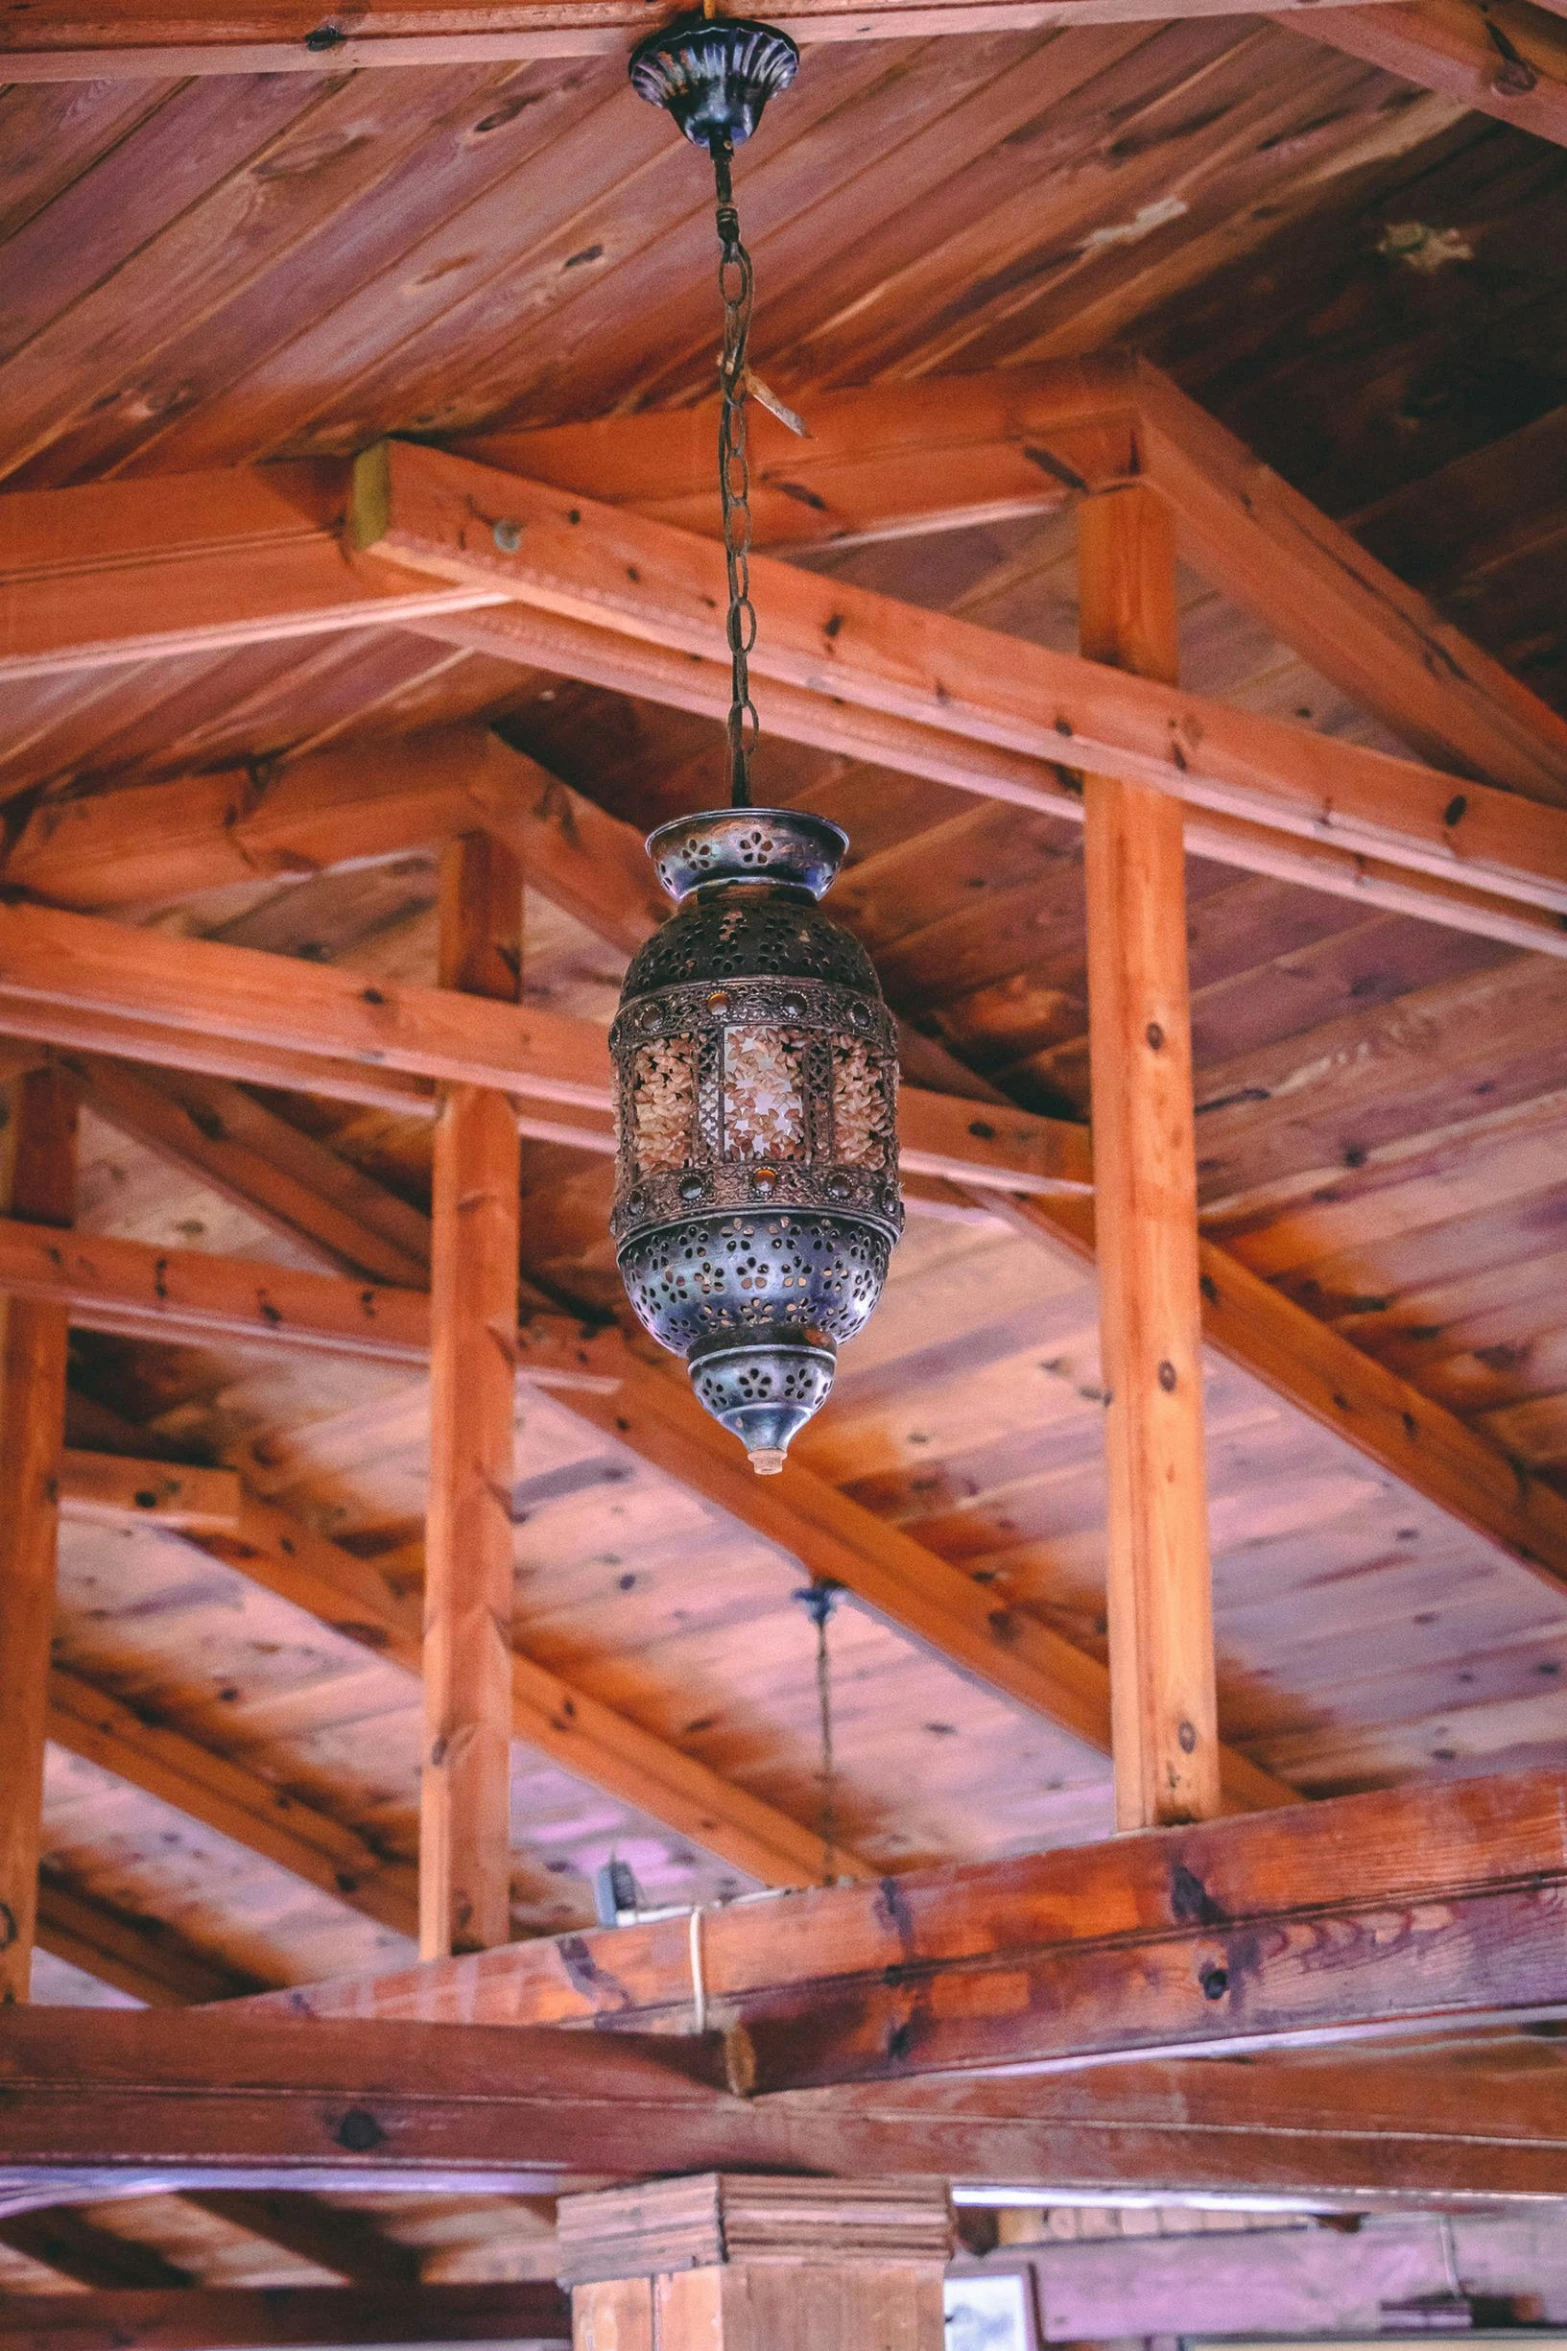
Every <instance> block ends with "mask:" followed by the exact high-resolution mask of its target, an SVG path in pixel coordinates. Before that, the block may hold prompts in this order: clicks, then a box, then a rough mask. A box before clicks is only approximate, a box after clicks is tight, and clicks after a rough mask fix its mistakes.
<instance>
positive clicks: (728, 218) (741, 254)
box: [712, 137, 760, 808]
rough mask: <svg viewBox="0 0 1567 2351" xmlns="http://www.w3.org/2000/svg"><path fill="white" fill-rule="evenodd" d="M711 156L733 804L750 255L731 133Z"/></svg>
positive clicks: (749, 728)
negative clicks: (720, 339)
mask: <svg viewBox="0 0 1567 2351" xmlns="http://www.w3.org/2000/svg"><path fill="white" fill-rule="evenodd" d="M712 156H713V178H714V181H715V183H716V185H717V190H718V208H717V209H718V292H719V298H720V300H721V301H722V303H723V306H724V349H723V356H722V358H721V359H720V360H719V363H718V389H719V407H718V495H719V503H720V505H721V507H722V509H723V518H724V560H725V564H726V566H727V569H728V574H729V662H730V675H731V681H732V684H731V701H730V705H729V799H730V804H731V806H732V807H735V808H749V807H750V805H751V753H752V751H753V750H754V748H755V745H756V738H757V734H758V732H759V725H760V722H759V721H758V719H757V715H756V705H755V703H754V702H753V701H752V700H751V679H750V668H749V658H750V653H751V649H752V647H753V646H754V645H755V643H756V609H755V607H754V605H753V604H752V602H751V463H750V453H749V450H748V447H747V443H746V416H745V403H746V396H747V382H746V367H747V353H748V349H749V345H750V340H751V293H752V280H751V256H750V254H749V253H747V251H746V249H745V247H744V245H743V244H742V243H741V241H740V215H739V213H738V212H737V211H736V210H735V203H734V188H733V183H732V180H731V176H730V166H731V164H732V163H733V161H734V150H733V148H732V147H731V146H730V144H729V141H728V140H727V139H725V138H721V137H720V138H715V139H714V141H713V143H712Z"/></svg>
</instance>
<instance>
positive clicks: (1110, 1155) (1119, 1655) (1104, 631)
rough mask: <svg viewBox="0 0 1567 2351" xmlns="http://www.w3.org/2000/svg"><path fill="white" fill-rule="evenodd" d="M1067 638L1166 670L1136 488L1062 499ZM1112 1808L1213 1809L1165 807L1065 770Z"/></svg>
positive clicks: (1184, 996) (1152, 554)
mask: <svg viewBox="0 0 1567 2351" xmlns="http://www.w3.org/2000/svg"><path fill="white" fill-rule="evenodd" d="M1078 517H1079V519H1078V529H1079V576H1080V594H1081V624H1080V625H1081V631H1082V650H1083V652H1084V653H1085V654H1086V655H1087V656H1088V658H1089V659H1090V660H1094V661H1103V662H1108V663H1110V664H1111V665H1112V666H1114V667H1115V668H1118V669H1123V670H1130V671H1132V672H1134V673H1135V674H1136V675H1138V676H1140V677H1153V678H1161V679H1163V680H1165V681H1166V682H1168V683H1174V681H1175V678H1176V674H1177V670H1178V667H1179V645H1178V629H1177V611H1176V594H1175V525H1174V518H1173V516H1172V514H1171V511H1170V509H1169V508H1168V507H1167V506H1166V505H1165V504H1164V502H1163V500H1162V499H1161V498H1160V497H1159V496H1158V494H1157V493H1156V492H1155V491H1153V490H1149V489H1146V488H1142V487H1135V488H1130V489H1125V490H1115V491H1111V492H1108V493H1107V494H1106V495H1104V496H1102V497H1097V498H1088V499H1085V500H1084V501H1083V502H1082V504H1081V506H1080V507H1079V510H1078ZM1083 789H1084V817H1085V825H1084V843H1083V855H1084V869H1085V876H1086V884H1087V892H1088V1006H1089V1032H1090V1052H1091V1069H1092V1084H1093V1125H1094V1163H1095V1171H1096V1172H1095V1184H1096V1189H1095V1225H1096V1231H1097V1236H1098V1250H1099V1285H1100V1333H1101V1347H1102V1352H1103V1362H1104V1385H1105V1390H1106V1397H1107V1406H1106V1416H1105V1436H1106V1453H1107V1466H1108V1473H1109V1528H1108V1532H1109V1560H1108V1580H1109V1622H1110V1719H1111V1739H1112V1752H1113V1755H1114V1760H1115V1801H1116V1823H1117V1826H1118V1827H1120V1828H1122V1829H1139V1828H1157V1827H1161V1826H1169V1825H1173V1824H1176V1823H1179V1822H1183V1821H1192V1820H1205V1819H1208V1818H1210V1817H1211V1816H1212V1815H1213V1814H1214V1813H1216V1812H1217V1811H1218V1809H1219V1740H1218V1724H1217V1714H1216V1706H1215V1699H1214V1666H1213V1606H1212V1597H1211V1589H1210V1575H1209V1565H1208V1499H1207V1476H1206V1465H1205V1461H1204V1456H1203V1416H1202V1312H1201V1304H1202V1302H1201V1295H1200V1292H1199V1288H1198V1264H1197V1171H1196V1151H1195V1144H1194V1138H1193V1114H1192V1067H1191V1011H1190V1003H1189V996H1188V987H1187V971H1186V880H1185V870H1184V866H1185V854H1184V847H1183V841H1182V810H1181V803H1180V802H1179V801H1178V800H1177V799H1176V798H1175V797H1174V796H1173V795H1171V794H1168V793H1164V792H1161V791H1159V790H1157V789H1155V788H1154V787H1152V786H1150V785H1146V784H1135V783H1126V782H1122V781H1119V780H1116V779H1113V778H1110V777H1106V776H1096V775H1090V776H1087V777H1085V778H1084V787H1083Z"/></svg>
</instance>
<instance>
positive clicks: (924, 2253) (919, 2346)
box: [560, 2172, 953, 2351]
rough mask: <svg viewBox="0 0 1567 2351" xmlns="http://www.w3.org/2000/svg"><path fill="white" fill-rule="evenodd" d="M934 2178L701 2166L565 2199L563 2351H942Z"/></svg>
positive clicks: (939, 2226) (940, 2192) (945, 2217)
mask: <svg viewBox="0 0 1567 2351" xmlns="http://www.w3.org/2000/svg"><path fill="white" fill-rule="evenodd" d="M952 2242H953V2236H952V2210H951V2203H950V2200H949V2197H948V2194H947V2187H946V2182H945V2181H944V2180H790V2179H748V2178H743V2177H738V2176H736V2175H734V2174H731V2173H717V2172H708V2173H705V2174H703V2175H702V2176H701V2177H699V2178H696V2179H684V2180H662V2181H659V2182H657V2183H655V2184H654V2185H653V2186H651V2187H645V2188H610V2189H605V2190H602V2191H601V2192H599V2193H598V2194H595V2195H589V2196H570V2197H567V2198H566V2199H565V2200H564V2201H563V2203H562V2205H561V2208H560V2258H561V2273H560V2274H561V2282H562V2284H564V2285H568V2286H570V2288H571V2290H572V2293H571V2309H572V2336H573V2342H574V2344H575V2351H800V2346H802V2345H805V2344H809V2346H810V2351H942V2344H943V2340H944V2327H943V2317H942V2278H943V2274H944V2272H945V2269H946V2265H947V2261H948V2259H949V2257H950V2255H951V2251H952Z"/></svg>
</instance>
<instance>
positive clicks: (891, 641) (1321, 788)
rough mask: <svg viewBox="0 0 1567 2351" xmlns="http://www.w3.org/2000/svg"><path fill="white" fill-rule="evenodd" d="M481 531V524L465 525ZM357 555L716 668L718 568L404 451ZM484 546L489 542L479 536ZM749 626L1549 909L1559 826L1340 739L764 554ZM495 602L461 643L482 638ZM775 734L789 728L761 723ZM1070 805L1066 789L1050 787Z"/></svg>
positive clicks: (1340, 839)
mask: <svg viewBox="0 0 1567 2351" xmlns="http://www.w3.org/2000/svg"><path fill="white" fill-rule="evenodd" d="M480 515H483V516H486V517H488V516H494V517H496V518H497V519H496V521H495V523H494V524H493V525H492V524H490V523H488V522H486V523H485V524H482V525H481V524H480V523H479V522H477V521H476V520H475V517H477V516H480ZM352 529H353V534H354V540H355V544H356V545H357V546H358V547H359V548H360V549H362V550H365V551H371V550H373V551H374V552H375V553H376V554H378V555H380V556H385V557H389V558H391V559H393V560H395V561H399V562H402V563H404V564H406V565H407V566H408V568H409V569H410V571H413V572H416V573H418V574H420V575H421V576H424V577H426V578H435V579H446V580H449V581H452V582H453V583H454V584H457V585H460V586H463V587H466V588H469V589H472V590H473V591H474V592H475V593H476V594H477V593H478V592H479V590H481V589H482V588H485V587H486V586H489V587H502V588H504V589H505V590H506V591H507V594H508V597H509V599H510V601H511V602H512V603H520V604H522V605H524V606H526V607H528V608H529V609H530V610H531V611H533V612H536V613H537V612H542V613H544V614H546V615H548V616H552V617H554V618H556V619H561V620H565V621H568V622H571V623H573V624H575V626H576V627H578V628H579V629H580V628H583V627H586V628H588V629H589V630H590V631H608V632H610V633H612V634H614V635H617V636H624V637H630V638H632V639H634V640H637V641H638V642H639V643H641V644H642V645H644V646H647V645H651V646H652V647H653V648H654V649H655V651H656V652H659V653H662V654H664V655H666V656H668V655H674V656H676V657H683V658H684V659H686V660H687V661H689V659H690V658H691V657H692V656H694V657H695V658H696V659H697V660H699V661H704V662H707V663H709V664H715V665H717V664H720V663H721V662H722V659H723V655H724V650H725V648H724V638H723V629H722V621H721V614H722V610H723V602H724V587H723V577H722V574H723V553H722V550H721V548H719V547H718V546H717V545H716V544H715V543H714V542H713V541H711V540H708V539H704V538H700V537H698V536H697V535H696V534H695V533H692V532H689V531H682V530H679V529H677V528H676V527H675V526H674V525H672V524H668V523H657V522H651V521H647V520H645V519H644V518H643V517H641V516H639V515H633V514H630V513H628V512H627V511H626V510H625V509H623V508H617V507H609V506H604V505H601V504H598V503H596V502H590V501H589V500H587V499H586V498H580V497H578V498H573V497H572V495H571V494H569V493H563V492H561V491H558V490H554V489H551V488H549V487H547V486H544V485H541V484H538V483H531V482H528V481H525V480H523V479H522V478H521V477H520V476H517V475H514V474H506V473H501V472H499V471H498V470H497V469H495V468H493V467H488V466H481V465H476V464H474V463H473V462H472V461H471V460H468V459H465V458H459V457H453V456H450V455H449V454H447V453H445V452H443V451H440V450H434V449H426V448H420V447H415V446H414V445H413V444H411V443H407V442H383V443H381V444H379V445H378V446H377V447H376V448H374V449H372V450H369V451H367V452H366V453H365V455H364V456H363V457H362V458H360V459H359V461H358V464H357V465H356V468H355V488H354V500H353V507H352ZM497 530H500V531H501V535H502V537H503V538H504V540H505V542H506V543H505V545H504V546H503V545H501V544H500V543H498V541H497V538H496V536H495V533H496V531H497ZM756 562H757V570H756V574H755V588H756V594H757V596H758V598H759V599H763V600H765V605H766V610H767V614H768V628H767V631H766V633H765V635H764V636H763V637H762V638H761V639H760V640H759V642H758V645H757V648H756V653H755V656H754V661H753V667H754V668H755V671H756V675H757V677H758V679H759V680H765V681H769V682H770V683H771V684H772V685H774V686H777V687H782V688H786V689H788V690H789V692H790V694H791V695H792V696H799V695H801V694H804V695H806V696H807V697H810V698H813V699H815V700H817V701H821V702H824V703H826V704H829V705H831V706H832V707H833V708H834V709H847V710H850V711H853V712H854V713H856V714H857V715H858V716H860V718H861V719H862V721H863V719H864V718H865V717H866V716H867V715H868V716H869V717H870V718H871V719H873V720H875V721H877V722H879V723H884V722H886V721H888V720H891V721H894V722H896V723H897V724H898V725H899V726H911V727H916V728H922V729H926V730H930V731H932V732H934V733H935V734H937V735H947V736H953V737H956V738H958V739H959V740H960V741H962V742H963V743H977V744H981V745H986V746H990V747H992V748H994V749H999V750H1001V751H1004V752H1007V753H1010V754H1012V755H1013V756H1016V757H1021V758H1024V759H1032V760H1036V761H1041V762H1051V763H1055V764H1057V765H1059V764H1060V763H1061V762H1063V761H1065V760H1070V763H1071V766H1072V768H1073V769H1074V770H1081V769H1083V768H1088V769H1091V770H1092V771H1093V772H1094V773H1095V774H1100V775H1109V776H1113V777H1116V778H1118V779H1120V780H1121V781H1123V782H1127V783H1135V784H1152V785H1155V786H1156V787H1157V788H1158V789H1160V790H1162V791H1165V792H1169V793H1171V794H1172V795H1174V796H1175V797H1176V798H1179V799H1181V800H1183V801H1185V802H1186V803H1188V804H1189V805H1191V806H1192V807H1194V808H1197V809H1202V810H1205V811H1209V812H1212V813H1215V814H1218V815H1220V816H1223V817H1226V818H1228V819H1231V820H1239V821H1241V822H1243V823H1247V824H1252V825H1255V824H1258V823H1261V824H1264V825H1266V826H1268V827H1269V828H1270V829H1277V830H1280V831H1283V832H1285V833H1288V834H1294V835H1299V836H1302V837H1304V838H1307V839H1310V838H1313V837H1315V836H1318V835H1320V834H1327V835H1328V836H1330V837H1331V838H1332V839H1333V840H1334V841H1335V843H1336V844H1337V845H1338V846H1339V847H1342V848H1347V849H1350V850H1353V851H1355V852H1358V853H1359V854H1362V855H1365V856H1370V857H1375V858H1378V859H1381V860H1384V861H1386V862H1391V863H1394V864H1397V865H1401V866H1404V867H1407V868H1409V869H1410V870H1412V871H1415V872H1419V873H1426V874H1434V875H1436V876H1438V877H1439V878H1442V879H1444V880H1454V879H1457V880H1462V881H1467V882H1469V883H1471V884H1475V885H1478V886H1479V887H1481V888H1483V889H1486V890H1488V891H1492V892H1495V893H1496V894H1498V895H1501V896H1504V897H1509V898H1512V899H1515V900H1516V901H1518V902H1519V903H1521V904H1525V905H1534V906H1541V907H1544V908H1545V909H1547V910H1548V911H1549V912H1551V913H1554V914H1561V913H1563V912H1567V812H1564V811H1562V810H1559V809H1554V808H1548V807H1545V806H1543V805H1541V804H1538V803H1536V802H1533V801H1528V800H1524V799H1522V798H1521V797H1519V796H1518V795H1516V794H1514V793H1511V792H1504V791H1499V790H1497V789H1495V788H1494V787H1491V786H1488V785H1484V784H1474V785H1472V786H1471V787H1470V789H1469V790H1468V791H1467V792H1466V793H1462V794H1456V795H1455V793H1454V791H1453V785H1452V779H1451V777H1450V776H1447V775H1443V774H1440V773H1438V772H1436V771H1433V770H1431V769H1425V768H1421V767H1418V766H1417V765H1415V764H1414V763H1413V762H1412V761H1409V760H1403V759H1395V758H1391V757H1390V756H1389V755H1388V754H1386V753H1385V752H1380V751H1370V750H1366V749H1364V748H1363V747H1362V746H1360V745H1358V744H1348V743H1343V742H1339V741H1336V740H1331V739H1330V738H1328V737H1326V736H1322V735H1318V734H1313V733H1312V732H1310V731H1309V730H1308V729H1305V728H1303V727H1299V726H1295V725H1293V724H1290V723H1287V722H1285V721H1282V720H1277V719H1269V718H1263V717H1259V716H1257V715H1256V714H1254V713H1251V712H1242V711H1239V710H1236V709H1233V708H1231V707H1230V706H1229V705H1227V704H1224V703H1220V702H1216V701H1213V700H1212V699H1210V698H1208V697H1205V696H1201V695H1194V694H1189V693H1183V692H1182V691H1180V690H1179V689H1178V688H1175V687H1171V686H1167V685H1164V684H1162V683H1160V682H1159V681H1158V680H1156V679H1150V678H1140V677H1132V676H1129V675H1127V674H1126V673H1124V672H1121V671H1115V670H1109V669H1105V668H1103V667H1101V666H1100V665H1099V664H1097V663H1094V662H1084V661H1081V660H1079V659H1078V658H1076V657H1074V656H1072V655H1068V654H1060V653H1050V652H1047V651H1045V650H1044V649H1043V648H1042V647H1039V646H1034V645H1029V644H1025V643H1024V642H1023V641H1022V640H1020V639H1016V638H1010V637H1005V636H1002V635H1000V634H997V633H996V632H993V631H991V630H987V629H982V628H979V627H976V626H975V624H974V623H972V622H970V621H963V620H957V619H954V618H952V617H951V616H949V615H947V614H942V613H930V612H922V611H917V610H915V609H914V608H912V607H910V606H906V605H902V604H899V603H897V602H896V601H895V600H894V599H892V598H890V597H884V596H879V595H876V594H874V593H872V592H871V591H870V590H868V589H861V588H855V587H851V586H849V585H846V584H845V583H844V582H842V581H839V580H831V579H824V578H822V577H820V576H819V575H817V574H815V573H811V572H807V571H802V570H800V569H798V568H797V567H795V566H791V565H787V564H782V563H779V562H778V561H777V560H776V559H775V558H772V557H768V556H760V557H758V558H757V559H756ZM510 623H511V612H510V609H509V605H503V606H501V607H500V608H498V610H496V611H495V612H494V613H493V614H492V615H491V616H490V619H489V620H488V621H486V620H485V618H484V616H483V614H480V613H469V614H468V615H466V616H465V618H464V621H463V624H462V634H463V638H464V641H473V642H477V641H479V640H478V638H476V637H471V636H470V632H471V631H472V630H474V629H478V630H480V631H481V633H486V632H488V631H489V630H491V629H493V631H494V632H495V645H496V648H497V649H501V647H502V646H503V643H504V640H505V637H506V634H507V631H508V629H509V626H510ZM780 731H783V732H788V731H789V729H788V722H787V720H786V719H785V720H783V721H781V722H780ZM1065 796H1066V797H1068V798H1071V797H1072V796H1073V795H1072V793H1071V792H1066V794H1065Z"/></svg>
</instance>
